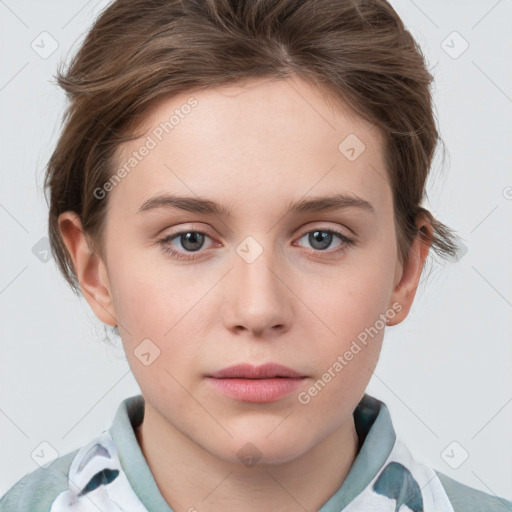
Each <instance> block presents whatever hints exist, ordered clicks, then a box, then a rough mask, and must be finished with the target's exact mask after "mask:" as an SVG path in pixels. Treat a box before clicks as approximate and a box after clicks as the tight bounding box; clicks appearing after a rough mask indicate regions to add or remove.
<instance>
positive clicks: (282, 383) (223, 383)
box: [207, 377, 305, 403]
mask: <svg viewBox="0 0 512 512" xmlns="http://www.w3.org/2000/svg"><path fill="white" fill-rule="evenodd" d="M304 379H305V377H301V378H289V377H275V378H272V379H214V378H212V377H208V378H207V381H208V382H209V383H210V385H211V386H213V387H214V388H215V389H216V390H217V391H220V392H221V393H223V394H224V395H227V396H229V397H231V398H234V399H235V400H241V401H242V402H256V403H263V402H275V401H276V400H279V399H280V398H283V397H285V396H286V395H289V394H290V393H291V392H292V391H294V390H296V389H297V388H298V387H299V386H300V385H301V384H302V383H303V382H304Z"/></svg>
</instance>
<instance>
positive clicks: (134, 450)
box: [109, 394, 396, 512]
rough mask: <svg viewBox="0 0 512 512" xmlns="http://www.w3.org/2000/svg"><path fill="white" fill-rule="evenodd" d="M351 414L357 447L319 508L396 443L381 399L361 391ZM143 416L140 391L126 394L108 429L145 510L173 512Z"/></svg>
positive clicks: (359, 485)
mask: <svg viewBox="0 0 512 512" xmlns="http://www.w3.org/2000/svg"><path fill="white" fill-rule="evenodd" d="M353 415H354V423H355V427H356V431H357V435H358V437H359V445H360V450H359V452H358V454H357V456H356V458H355V460H354V463H353V464H352V467H351V468H350V471H349V473H348V475H347V477H346V478H345V480H344V481H343V484H342V485H341V487H340V488H339V489H338V490H337V491H336V493H335V494H334V495H332V496H331V497H330V498H329V500H328V501H327V502H326V503H325V504H324V505H323V506H322V507H321V508H320V510H319V512H339V510H342V509H343V508H344V507H345V506H347V505H348V504H349V503H350V502H351V501H352V500H353V499H354V498H356V497H357V496H358V495H359V494H360V493H361V492H362V491H363V490H364V489H365V488H366V487H367V486H368V485H369V484H370V482H371V481H372V480H373V479H374V477H375V476H376V475H377V473H378V472H379V470H380V469H381V468H382V467H383V464H384V463H385V461H386V459H387V458H388V457H389V455H390V453H391V450H392V449H393V446H394V444H395V441H396V435H395V431H394V429H393V425H392V422H391V417H390V414H389V410H388V408H387V406H386V404H385V403H384V402H381V401H380V400H377V399H376V398H374V397H372V396H370V395H368V394H364V395H363V397H362V399H361V400H360V402H359V404H358V405H357V407H356V409H355V410H354V413H353ZM143 418H144V398H143V397H142V395H135V396H131V397H129V398H126V399H124V400H123V401H122V402H121V404H120V405H119V408H118V410H117V412H116V415H115V417H114V420H113V423H112V426H111V427H110V429H109V432H110V435H111V436H112V439H113V440H114V443H115V445H116V448H117V451H118V456H119V460H120V463H121V466H122V468H123V470H124V472H125V473H126V476H127V478H128V480H129V482H130V485H131V486H132V488H133V490H134V491H135V493H136V494H137V496H138V497H139V499H140V500H141V501H142V503H144V505H145V506H146V507H147V508H148V510H159V511H161V512H173V511H172V509H171V508H170V507H169V505H168V504H167V502H166V501H165V500H164V499H163V497H162V495H161V494H160V491H159V489H158V487H157V485H156V482H155V480H154V478H153V475H152V473H151V471H150V469H149V466H148V464H147V462H146V459H145V458H144V455H143V453H142V451H141V449H140V446H139V444H138V442H137V438H136V436H135V429H136V428H137V427H138V426H139V425H140V424H141V423H142V420H143Z"/></svg>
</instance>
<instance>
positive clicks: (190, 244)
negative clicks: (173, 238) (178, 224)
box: [181, 232, 204, 251]
mask: <svg viewBox="0 0 512 512" xmlns="http://www.w3.org/2000/svg"><path fill="white" fill-rule="evenodd" d="M203 241H204V238H203V235H202V234H201V233H195V232H190V233H186V234H185V235H181V244H182V245H183V247H184V248H185V249H187V250H188V251H197V250H198V249H200V248H201V246H202V245H203Z"/></svg>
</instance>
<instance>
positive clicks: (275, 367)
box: [208, 363, 305, 379]
mask: <svg viewBox="0 0 512 512" xmlns="http://www.w3.org/2000/svg"><path fill="white" fill-rule="evenodd" d="M208 377H212V378H214V379H270V378H273V377H292V378H300V377H305V375H303V374H301V373H299V372H297V371H295V370H292V369H291V368H288V367H287V366H283V365H281V364H277V363H266V364H262V365H260V366H253V365H252V364H249V363H242V364H236V365H234V366H229V367H228V368H224V369H223V370H220V371H218V372H215V373H212V374H211V375H208Z"/></svg>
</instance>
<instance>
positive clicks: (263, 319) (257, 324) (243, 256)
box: [222, 239, 293, 338]
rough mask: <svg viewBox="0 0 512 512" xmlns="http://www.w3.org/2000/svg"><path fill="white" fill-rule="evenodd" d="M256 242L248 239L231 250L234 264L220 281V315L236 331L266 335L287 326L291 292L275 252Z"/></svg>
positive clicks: (283, 330) (276, 333)
mask: <svg viewBox="0 0 512 512" xmlns="http://www.w3.org/2000/svg"><path fill="white" fill-rule="evenodd" d="M258 245H259V248H258ZM258 245H256V243H255V242H254V239H253V240H249V242H248V243H247V244H246V245H244V244H243V243H242V244H241V246H239V247H238V248H237V251H236V253H235V254H234V257H233V266H234V268H233V269H232V270H231V272H229V276H228V279H227V280H226V282H225V283H224V286H225V293H224V297H225V299H226V300H225V302H224V305H223V308H222V318H223V321H224V323H225V325H226V327H227V328H228V329H230V330H232V331H235V333H236V334H240V333H242V332H244V331H247V332H249V333H251V334H252V335H253V336H255V337H262V338H268V337H272V336H275V335H278V334H282V333H283V332H285V331H286V330H287V329H289V327H290V321H291V313H292V311H291V307H292V306H291V302H290V301H291V298H292V297H293V294H292V293H291V292H290V290H289V288H288V287H287V286H286V284H285V283H286V277H285V275H284V272H283V270H282V269H283V266H282V265H281V264H280V262H278V261H277V258H276V256H275V252H274V251H273V250H271V249H270V248H268V247H263V244H261V243H259V244H258Z"/></svg>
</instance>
